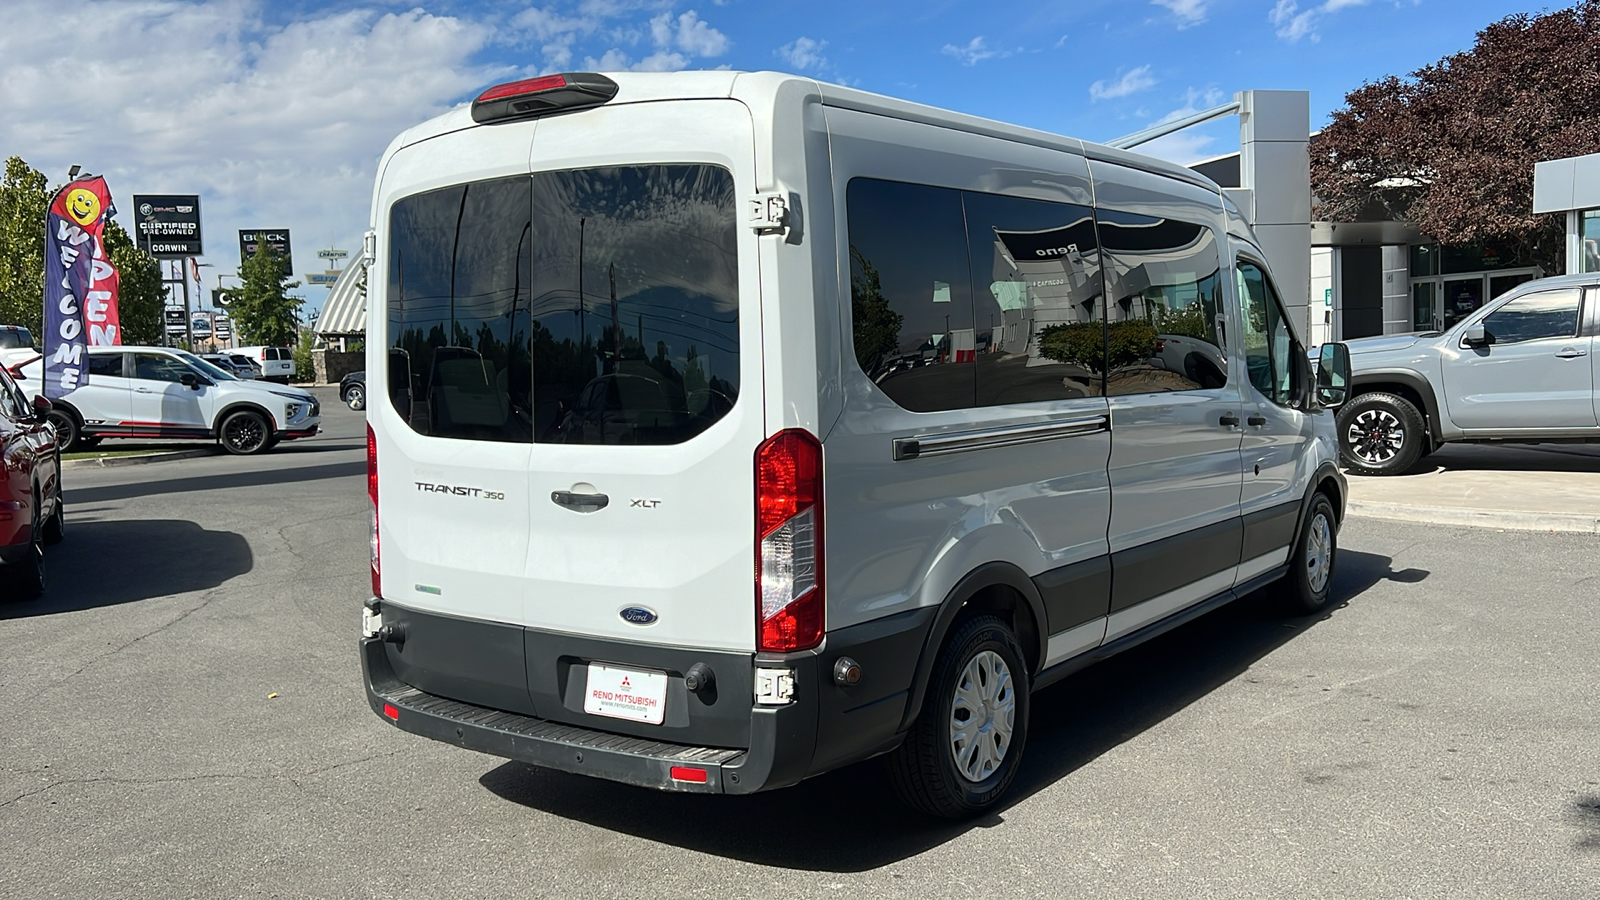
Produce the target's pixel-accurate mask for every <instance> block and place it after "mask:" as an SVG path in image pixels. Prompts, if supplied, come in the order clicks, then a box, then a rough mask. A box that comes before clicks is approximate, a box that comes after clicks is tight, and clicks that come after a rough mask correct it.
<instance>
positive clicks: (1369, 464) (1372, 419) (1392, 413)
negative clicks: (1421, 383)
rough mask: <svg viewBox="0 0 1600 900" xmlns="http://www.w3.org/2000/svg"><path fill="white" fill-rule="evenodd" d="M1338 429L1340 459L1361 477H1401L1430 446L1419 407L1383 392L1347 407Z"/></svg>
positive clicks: (1367, 395)
mask: <svg viewBox="0 0 1600 900" xmlns="http://www.w3.org/2000/svg"><path fill="white" fill-rule="evenodd" d="M1338 427H1339V458H1340V459H1341V460H1342V461H1343V462H1344V464H1345V467H1346V468H1347V469H1349V470H1350V471H1351V472H1354V473H1355V474H1357V475H1398V474H1400V473H1401V472H1404V471H1406V470H1408V469H1410V468H1411V467H1412V466H1414V465H1416V463H1417V460H1418V459H1421V458H1422V448H1423V447H1424V446H1426V445H1427V443H1428V435H1427V430H1426V429H1427V426H1426V425H1425V424H1424V423H1423V420H1422V413H1420V412H1418V411H1417V407H1416V406H1415V405H1413V404H1412V402H1411V401H1410V400H1407V399H1406V398H1404V397H1397V396H1395V395H1394V394H1385V393H1383V392H1381V391H1378V392H1374V393H1370V394H1362V395H1361V396H1359V397H1357V398H1355V399H1354V400H1352V401H1350V402H1349V403H1347V404H1345V405H1344V406H1343V407H1342V408H1341V409H1340V410H1339V416H1338Z"/></svg>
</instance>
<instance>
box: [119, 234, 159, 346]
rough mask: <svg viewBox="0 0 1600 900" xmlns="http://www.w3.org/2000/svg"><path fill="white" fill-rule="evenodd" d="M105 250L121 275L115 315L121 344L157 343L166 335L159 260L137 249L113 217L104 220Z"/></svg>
mask: <svg viewBox="0 0 1600 900" xmlns="http://www.w3.org/2000/svg"><path fill="white" fill-rule="evenodd" d="M104 237H105V245H106V254H107V255H109V256H110V257H111V264H112V265H113V266H116V268H117V273H118V275H120V276H121V282H120V288H119V290H118V292H117V316H118V318H120V319H121V320H122V342H123V343H124V344H161V343H163V341H164V338H165V337H166V322H165V321H164V320H163V319H162V315H163V313H162V308H163V307H165V306H166V305H167V292H166V285H164V284H162V283H161V263H159V262H156V260H155V257H153V256H151V255H150V254H148V253H146V252H144V251H143V250H140V249H139V248H138V246H137V245H135V244H134V242H133V239H132V238H131V237H129V236H128V232H127V231H125V230H123V228H122V226H121V225H118V224H117V223H116V222H115V221H112V222H107V223H106V230H105V235H104Z"/></svg>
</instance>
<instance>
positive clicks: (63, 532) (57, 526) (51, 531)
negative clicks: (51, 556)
mask: <svg viewBox="0 0 1600 900" xmlns="http://www.w3.org/2000/svg"><path fill="white" fill-rule="evenodd" d="M66 536H67V505H66V503H65V501H63V500H62V499H61V495H60V494H59V493H58V494H56V508H55V511H54V512H52V513H50V518H48V519H45V520H44V544H45V545H46V546H54V545H56V544H59V543H61V541H62V540H63V539H64V538H66Z"/></svg>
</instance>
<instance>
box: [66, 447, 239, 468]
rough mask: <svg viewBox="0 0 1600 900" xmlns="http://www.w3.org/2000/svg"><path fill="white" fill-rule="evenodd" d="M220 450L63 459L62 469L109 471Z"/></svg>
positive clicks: (203, 454)
mask: <svg viewBox="0 0 1600 900" xmlns="http://www.w3.org/2000/svg"><path fill="white" fill-rule="evenodd" d="M220 452H221V451H220V450H216V449H213V448H211V447H204V448H199V449H195V450H171V451H167V452H164V453H146V454H144V455H143V456H103V457H96V458H95V459H64V460H62V461H61V468H63V469H88V468H95V469H109V468H115V467H117V466H139V465H144V464H145V463H153V462H165V461H167V460H169V459H192V458H194V457H198V456H215V455H217V454H218V453H220Z"/></svg>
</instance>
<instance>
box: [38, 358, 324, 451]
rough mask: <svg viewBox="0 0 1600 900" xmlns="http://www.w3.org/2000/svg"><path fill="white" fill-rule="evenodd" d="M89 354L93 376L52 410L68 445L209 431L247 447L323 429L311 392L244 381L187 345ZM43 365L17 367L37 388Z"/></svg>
mask: <svg viewBox="0 0 1600 900" xmlns="http://www.w3.org/2000/svg"><path fill="white" fill-rule="evenodd" d="M88 355H89V371H88V383H87V384H84V385H83V386H82V387H80V388H78V389H77V390H75V391H73V392H72V393H70V394H67V395H66V396H65V397H62V398H61V399H59V400H57V401H55V408H54V409H53V410H51V411H50V421H51V423H53V424H54V425H55V427H56V434H57V435H58V436H59V438H60V443H61V447H62V449H64V450H65V449H71V448H72V447H74V446H76V445H79V444H92V443H96V442H98V441H99V440H100V439H101V438H108V437H135V438H162V439H167V438H204V439H213V440H217V441H220V442H221V443H222V446H223V447H225V448H227V450H228V452H229V453H239V454H249V453H259V452H261V451H264V450H270V449H272V448H273V447H274V446H276V445H277V443H278V442H279V441H281V440H292V439H294V438H301V437H310V436H311V435H314V434H316V433H317V432H318V431H319V430H320V427H319V423H320V419H319V414H320V412H321V409H320V407H319V404H318V403H317V398H315V397H313V396H312V395H311V394H309V393H307V392H305V391H303V390H300V389H299V388H288V387H282V386H279V385H275V384H265V383H262V382H258V381H242V380H240V379H238V378H236V377H234V376H233V375H231V374H229V373H227V372H224V371H223V370H221V369H219V368H217V367H216V366H213V365H211V364H210V363H208V362H206V361H205V360H203V359H201V358H200V357H198V356H195V355H194V354H192V353H188V352H185V351H183V350H173V349H170V348H167V347H93V348H90V350H89V354H88ZM42 369H43V359H42V358H41V359H35V360H33V361H32V362H30V363H27V364H25V365H22V366H20V367H18V368H17V369H15V370H13V371H14V372H15V373H16V374H17V375H19V376H20V378H21V384H22V385H23V386H24V388H26V389H30V390H34V391H36V392H37V391H38V390H39V388H40V386H41V385H43V383H44V382H43V381H42V378H43V372H42Z"/></svg>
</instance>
